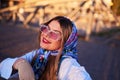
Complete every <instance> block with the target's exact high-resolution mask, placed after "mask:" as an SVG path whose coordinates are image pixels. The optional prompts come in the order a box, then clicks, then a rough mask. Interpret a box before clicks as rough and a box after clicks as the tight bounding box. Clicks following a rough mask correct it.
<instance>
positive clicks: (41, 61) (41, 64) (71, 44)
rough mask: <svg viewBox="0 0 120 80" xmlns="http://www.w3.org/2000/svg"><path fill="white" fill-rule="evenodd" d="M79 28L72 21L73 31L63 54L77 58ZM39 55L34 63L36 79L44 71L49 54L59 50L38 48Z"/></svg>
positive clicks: (55, 53)
mask: <svg viewBox="0 0 120 80" xmlns="http://www.w3.org/2000/svg"><path fill="white" fill-rule="evenodd" d="M77 40H78V36H77V29H76V26H75V24H74V23H72V32H71V34H70V36H69V38H68V40H67V41H66V43H65V44H64V48H63V51H62V55H63V56H64V55H65V56H71V57H73V58H75V59H77V50H76V45H77ZM37 52H38V57H37V58H36V61H35V64H34V65H33V70H34V73H35V78H36V80H38V79H39V77H40V76H41V74H42V73H43V71H44V70H45V66H46V64H47V60H48V56H49V55H57V54H58V51H57V50H56V51H48V50H45V49H42V48H40V49H38V51H37Z"/></svg>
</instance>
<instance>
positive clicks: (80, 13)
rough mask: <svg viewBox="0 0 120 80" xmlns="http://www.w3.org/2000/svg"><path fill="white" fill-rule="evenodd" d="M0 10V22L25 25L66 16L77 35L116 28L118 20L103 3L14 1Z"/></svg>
mask: <svg viewBox="0 0 120 80" xmlns="http://www.w3.org/2000/svg"><path fill="white" fill-rule="evenodd" d="M14 1H16V0H10V4H11V5H10V6H9V7H7V8H4V9H0V14H1V16H0V17H1V20H3V19H10V18H11V17H12V20H13V21H14V22H15V21H21V22H23V24H24V25H25V26H27V25H28V23H36V24H41V23H43V22H45V21H47V20H49V19H51V18H52V17H54V16H56V15H62V16H67V17H69V18H71V20H73V21H74V22H75V23H76V25H77V28H78V30H80V31H79V32H80V34H81V35H85V34H86V35H87V36H88V37H87V39H89V36H90V34H91V32H92V31H97V32H99V31H100V30H102V28H105V27H107V28H108V27H111V26H118V24H119V21H118V19H117V17H116V16H115V15H113V13H112V11H111V10H110V8H109V7H108V5H106V4H105V3H104V2H103V0H59V1H58V0H17V1H19V4H17V5H14V4H13V3H12V2H14Z"/></svg>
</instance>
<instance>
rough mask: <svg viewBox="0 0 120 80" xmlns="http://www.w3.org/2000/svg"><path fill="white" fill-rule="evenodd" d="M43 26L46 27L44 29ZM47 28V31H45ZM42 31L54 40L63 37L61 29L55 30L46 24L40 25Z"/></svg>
mask: <svg viewBox="0 0 120 80" xmlns="http://www.w3.org/2000/svg"><path fill="white" fill-rule="evenodd" d="M42 28H45V29H44V30H42ZM45 30H46V31H45ZM40 31H41V32H42V33H44V34H47V36H48V37H49V38H50V39H53V40H59V39H60V38H61V32H59V31H54V30H50V29H49V26H46V25H40Z"/></svg>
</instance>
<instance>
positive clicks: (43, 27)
mask: <svg viewBox="0 0 120 80" xmlns="http://www.w3.org/2000/svg"><path fill="white" fill-rule="evenodd" d="M40 30H41V32H47V31H48V29H47V26H41V27H40Z"/></svg>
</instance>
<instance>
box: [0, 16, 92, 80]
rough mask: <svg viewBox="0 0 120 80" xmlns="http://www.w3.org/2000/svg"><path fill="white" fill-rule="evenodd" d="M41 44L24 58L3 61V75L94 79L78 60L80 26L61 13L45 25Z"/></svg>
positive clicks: (50, 79) (54, 79) (0, 68)
mask: <svg viewBox="0 0 120 80" xmlns="http://www.w3.org/2000/svg"><path fill="white" fill-rule="evenodd" d="M39 45H40V48H39V49H37V50H33V51H32V52H29V53H27V54H25V55H23V56H22V57H19V58H14V59H11V58H8V59H5V60H4V61H2V63H1V65H0V74H1V77H3V78H6V79H8V78H14V77H15V74H14V73H13V72H17V71H18V75H19V79H20V80H91V78H90V76H89V74H88V73H87V72H86V70H85V69H84V67H82V66H80V64H79V63H78V62H77V51H76V45H77V29H76V26H75V25H74V24H73V23H72V21H70V20H69V19H68V18H66V17H63V16H57V17H54V18H53V19H51V20H50V21H48V22H46V23H44V24H42V25H41V26H40V33H39ZM6 65H9V66H6ZM6 72H7V73H6ZM13 74H14V75H13ZM12 75H13V76H12Z"/></svg>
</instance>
